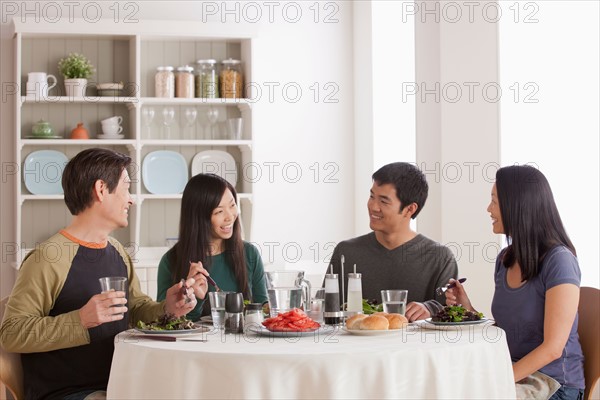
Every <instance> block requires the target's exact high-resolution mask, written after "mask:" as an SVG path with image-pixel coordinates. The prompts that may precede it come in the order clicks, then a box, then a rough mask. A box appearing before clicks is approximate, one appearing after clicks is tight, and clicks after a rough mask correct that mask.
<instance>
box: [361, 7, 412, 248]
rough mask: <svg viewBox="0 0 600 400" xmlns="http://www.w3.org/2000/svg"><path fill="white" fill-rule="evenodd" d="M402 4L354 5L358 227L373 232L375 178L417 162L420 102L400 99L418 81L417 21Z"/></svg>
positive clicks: (365, 231)
mask: <svg viewBox="0 0 600 400" xmlns="http://www.w3.org/2000/svg"><path fill="white" fill-rule="evenodd" d="M402 7H403V3H402V2H393V1H386V0H383V1H382V0H374V1H358V2H355V3H354V93H355V98H354V109H355V112H354V126H355V132H354V141H355V142H354V143H355V145H354V159H355V169H354V193H355V197H354V209H355V214H354V218H355V219H354V224H355V228H354V230H355V235H356V236H357V235H363V234H365V233H367V232H369V231H370V229H369V217H368V213H367V199H368V198H369V190H370V188H371V185H372V180H371V176H372V174H373V172H375V171H376V170H377V169H379V168H380V167H381V166H383V165H385V164H388V163H390V162H396V161H405V162H415V161H416V147H415V142H416V127H415V101H414V98H413V97H408V98H407V99H403V98H402V97H401V93H402V89H403V84H404V82H414V80H415V32H414V29H415V26H414V18H413V17H412V16H406V18H404V19H401V18H400V15H402Z"/></svg>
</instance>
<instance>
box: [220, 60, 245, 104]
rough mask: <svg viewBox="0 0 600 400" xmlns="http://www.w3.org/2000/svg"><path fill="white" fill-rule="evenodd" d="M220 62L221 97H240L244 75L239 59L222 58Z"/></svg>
mask: <svg viewBox="0 0 600 400" xmlns="http://www.w3.org/2000/svg"><path fill="white" fill-rule="evenodd" d="M221 64H222V65H223V67H222V69H221V76H220V83H221V97H224V98H226V99H240V98H242V96H243V95H242V88H243V85H244V77H243V75H242V65H241V62H240V60H234V59H232V58H229V59H227V60H223V61H222V62H221Z"/></svg>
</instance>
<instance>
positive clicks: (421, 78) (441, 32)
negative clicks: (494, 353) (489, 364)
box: [415, 2, 499, 315]
mask: <svg viewBox="0 0 600 400" xmlns="http://www.w3.org/2000/svg"><path fill="white" fill-rule="evenodd" d="M426 3H428V4H427V6H426V7H427V12H425V11H426V10H425V9H424V7H425V6H424V5H423V4H424V3H421V2H419V3H417V4H418V6H419V9H418V13H417V14H416V15H415V24H416V52H417V57H416V60H417V67H416V71H417V72H416V77H417V85H418V91H417V93H416V94H415V97H416V100H417V163H418V165H419V166H420V167H421V168H422V169H423V171H424V172H425V174H426V176H427V180H428V182H429V185H430V195H429V198H428V200H427V203H426V205H425V207H424V208H423V213H422V214H419V217H418V221H419V231H420V232H421V233H424V234H425V235H427V236H429V237H431V238H432V239H434V240H437V241H439V242H441V243H442V244H445V245H446V246H448V247H449V248H450V249H451V250H452V251H453V252H454V254H455V256H456V259H457V262H458V267H459V275H460V276H461V277H467V278H468V281H467V283H466V288H467V290H468V293H469V296H470V298H471V300H472V302H473V304H474V305H475V307H477V309H478V310H480V311H482V312H483V313H484V314H486V315H490V303H491V293H492V292H493V265H494V260H495V256H496V254H497V252H498V248H499V244H498V241H499V238H498V237H496V236H495V235H493V234H492V232H491V224H490V219H489V215H488V214H487V212H486V207H487V204H488V202H489V193H490V188H491V183H490V180H489V179H488V178H487V174H486V170H487V168H488V167H489V166H490V165H492V166H496V165H497V164H498V160H499V142H498V140H499V124H498V111H499V110H498V103H497V102H493V101H488V100H487V99H486V97H485V95H484V92H483V91H482V88H483V87H484V86H485V85H486V84H487V83H489V82H498V60H497V48H496V41H497V26H496V24H495V23H491V22H488V21H487V20H485V19H484V18H482V17H481V14H479V16H477V14H475V13H473V14H472V15H473V18H469V13H468V11H469V9H468V8H467V6H465V5H464V4H463V3H460V2H459V3H456V2H439V3H437V6H436V3H434V2H426ZM490 3H494V2H490ZM471 4H473V2H472V3H471ZM483 4H487V3H481V5H480V7H482V8H483V7H484V6H483ZM456 7H458V9H457V8H456ZM470 88H473V90H472V91H471V89H470ZM493 172H495V169H494V170H493Z"/></svg>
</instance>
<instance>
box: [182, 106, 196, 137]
mask: <svg viewBox="0 0 600 400" xmlns="http://www.w3.org/2000/svg"><path fill="white" fill-rule="evenodd" d="M183 116H184V117H185V127H184V128H183V136H184V139H193V138H194V136H195V135H194V124H195V122H196V117H197V116H198V110H196V108H194V107H187V108H186V109H185V110H183Z"/></svg>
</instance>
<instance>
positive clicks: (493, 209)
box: [487, 184, 504, 234]
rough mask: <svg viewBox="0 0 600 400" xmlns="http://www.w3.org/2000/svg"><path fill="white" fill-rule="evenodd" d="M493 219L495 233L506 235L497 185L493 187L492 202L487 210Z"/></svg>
mask: <svg viewBox="0 0 600 400" xmlns="http://www.w3.org/2000/svg"><path fill="white" fill-rule="evenodd" d="M487 212H489V213H490V217H491V218H492V230H493V232H494V233H498V234H502V233H504V225H502V215H500V203H499V202H498V191H497V189H496V184H494V186H493V187H492V200H491V201H490V205H489V206H488V208H487Z"/></svg>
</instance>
